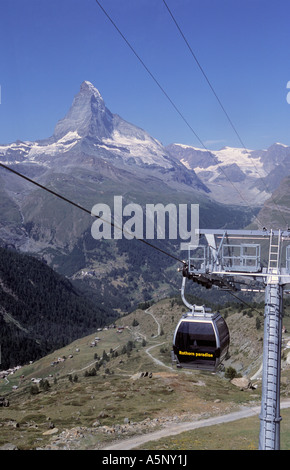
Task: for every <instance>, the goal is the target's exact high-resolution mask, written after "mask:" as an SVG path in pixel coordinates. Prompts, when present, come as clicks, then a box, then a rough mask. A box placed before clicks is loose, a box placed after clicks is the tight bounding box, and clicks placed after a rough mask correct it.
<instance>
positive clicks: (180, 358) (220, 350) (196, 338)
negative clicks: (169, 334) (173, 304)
mask: <svg viewBox="0 0 290 470" xmlns="http://www.w3.org/2000/svg"><path fill="white" fill-rule="evenodd" d="M184 279H185V278H184ZM184 283H185V281H184V282H183V288H182V289H181V292H182V298H183V301H184V303H185V304H186V305H187V306H188V307H190V311H189V312H187V313H185V314H184V315H183V316H182V318H181V319H180V320H179V322H178V324H177V326H176V329H175V332H174V337H173V351H172V359H173V362H175V363H176V365H177V367H184V368H187V369H201V370H208V371H213V372H215V371H216V370H217V368H218V367H219V366H220V365H221V363H222V361H223V360H224V359H225V357H226V355H227V353H228V350H229V343H230V335H229V330H228V326H227V324H226V322H225V320H224V319H223V317H222V316H221V315H220V314H219V313H211V312H210V310H209V309H206V308H205V307H204V306H196V305H190V304H188V303H187V302H186V301H185V298H184Z"/></svg>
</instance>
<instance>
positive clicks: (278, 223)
mask: <svg viewBox="0 0 290 470" xmlns="http://www.w3.org/2000/svg"><path fill="white" fill-rule="evenodd" d="M258 218H259V220H261V221H262V222H263V224H264V226H265V227H270V228H273V229H277V230H278V229H281V228H284V229H285V228H289V227H290V175H289V176H286V177H285V178H283V179H282V181H281V183H280V184H279V186H278V188H277V189H276V190H275V191H274V192H273V194H272V195H271V197H270V198H269V199H267V200H266V201H265V203H264V205H263V207H262V209H261V210H260V211H259V213H258Z"/></svg>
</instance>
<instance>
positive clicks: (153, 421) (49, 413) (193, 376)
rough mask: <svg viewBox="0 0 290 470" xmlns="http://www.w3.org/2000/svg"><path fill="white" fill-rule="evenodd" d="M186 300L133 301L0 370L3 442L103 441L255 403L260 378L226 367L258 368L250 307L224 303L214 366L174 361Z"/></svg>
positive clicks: (289, 386)
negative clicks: (236, 380) (221, 351)
mask: <svg viewBox="0 0 290 470" xmlns="http://www.w3.org/2000/svg"><path fill="white" fill-rule="evenodd" d="M182 309H183V307H182V305H181V303H180V300H179V299H178V298H177V299H175V298H172V299H164V300H162V301H159V302H157V303H154V304H152V305H151V307H149V308H146V309H144V310H142V309H138V310H136V311H134V312H132V313H131V314H129V315H125V316H122V317H121V318H119V319H118V320H116V322H114V323H113V324H112V325H111V328H109V327H104V328H102V329H101V331H100V330H99V331H97V330H96V331H95V333H94V334H92V335H89V336H86V337H83V338H80V339H78V340H76V341H74V342H73V343H70V344H68V345H67V346H65V347H64V348H61V349H59V350H56V351H54V352H53V353H51V354H49V355H48V356H45V357H43V358H41V359H39V360H37V361H35V362H33V363H32V364H27V365H24V366H23V367H21V368H20V369H19V370H17V371H16V372H15V373H14V374H12V375H9V376H7V377H6V380H5V379H1V383H0V395H1V396H5V397H6V398H7V399H8V400H9V407H3V408H2V409H1V440H0V443H1V446H5V445H6V446H8V444H9V445H10V446H12V447H13V446H14V447H16V448H19V449H36V448H45V449H46V448H47V449H54V450H57V449H99V450H100V449H103V448H106V447H108V446H110V445H111V444H112V443H113V442H115V441H117V442H118V441H119V442H122V440H123V439H128V438H129V437H132V436H138V435H142V434H143V433H145V434H146V435H147V434H148V433H151V432H152V431H157V430H162V429H166V428H170V426H171V425H173V424H174V426H177V427H178V426H179V423H180V426H181V425H182V423H186V422H189V421H191V422H193V423H194V422H197V423H198V421H199V420H205V419H208V418H211V417H217V416H221V415H228V414H229V413H231V412H237V411H239V410H240V409H241V407H248V406H249V407H250V408H254V407H257V406H259V403H260V395H261V381H260V380H259V377H258V378H256V379H254V380H253V381H252V384H253V385H254V386H255V388H252V389H248V390H247V389H246V390H242V389H240V388H239V387H237V386H235V385H233V384H232V383H231V382H230V379H229V378H226V376H225V371H226V370H227V368H228V367H230V366H231V367H234V366H235V367H236V370H237V371H238V372H239V374H240V375H247V376H248V377H249V378H250V377H251V376H252V375H254V374H255V372H257V370H258V369H259V367H260V364H261V351H262V349H261V347H262V344H261V343H262V342H261V337H262V329H257V327H256V326H255V325H256V318H255V316H256V312H253V316H252V315H250V312H249V311H248V312H247V313H246V311H244V310H242V311H240V312H237V311H236V310H235V308H232V307H227V308H226V309H225V310H224V311H222V314H223V315H225V316H226V318H227V322H228V326H229V329H230V333H231V338H232V342H231V348H230V358H229V359H228V360H227V361H226V363H225V364H224V365H225V370H224V371H220V372H217V373H216V374H212V373H208V372H204V371H188V370H183V369H176V368H175V367H174V366H172V364H171V355H170V351H171V341H172V335H173V331H174V327H175V324H176V322H177V320H178V319H179V317H180V314H181V312H182ZM289 318H290V317H288V315H287V316H285V321H286V324H287V325H288V324H289V323H290V321H289ZM241 336H242V338H243V340H242V342H241ZM287 338H288V334H285V337H284V338H283V343H284V344H285V347H286V343H287V341H288V339H287ZM288 351H289V350H288ZM287 354H288V353H287V349H286V350H285V352H284V353H283V357H284V359H283V361H282V392H281V399H282V401H283V400H285V399H286V400H287V398H288V396H289V392H290V366H289V364H288V362H287ZM256 420H257V422H258V421H259V420H258V415H257V416H256ZM282 426H283V424H282ZM180 429H181V430H182V429H183V428H182V426H181V427H180ZM148 436H149V434H148ZM176 439H177V436H176V437H175V440H176ZM246 444H247V445H250V444H249V442H246ZM147 448H148V447H147ZM228 448H229V449H230V448H231V444H230V442H229V443H228Z"/></svg>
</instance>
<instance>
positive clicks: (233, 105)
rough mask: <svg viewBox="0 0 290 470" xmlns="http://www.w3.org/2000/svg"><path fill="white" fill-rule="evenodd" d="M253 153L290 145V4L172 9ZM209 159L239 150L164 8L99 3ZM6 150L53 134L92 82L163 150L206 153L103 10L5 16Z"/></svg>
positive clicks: (189, 2) (0, 75)
mask: <svg viewBox="0 0 290 470" xmlns="http://www.w3.org/2000/svg"><path fill="white" fill-rule="evenodd" d="M166 1H167V4H168V6H169V8H170V9H171V11H172V13H173V14H174V16H175V19H176V20H177V22H178V24H179V26H180V27H181V29H182V31H183V33H184V35H185V36H186V38H187V40H188V42H189V43H190V45H191V48H192V49H193V51H194V53H195V54H196V56H197V58H198V59H199V61H200V64H201V65H202V67H203V69H204V70H205V72H206V74H207V76H208V78H209V80H210V81H211V83H212V85H213V86H214V88H215V91H216V93H217V94H218V96H219V98H220V99H221V101H222V103H223V105H224V107H225V109H226V110H227V112H228V114H229V116H230V117H231V119H232V121H233V122H234V124H235V126H236V129H237V130H238V132H239V134H240V136H241V138H242V140H243V142H244V144H245V146H246V147H248V148H253V149H259V148H267V147H269V146H270V145H271V144H273V143H274V142H281V143H284V144H287V145H290V132H289V131H290V104H288V103H287V99H286V98H287V93H288V92H290V89H289V90H287V83H288V82H289V81H290V2H289V0H166ZM100 3H101V4H102V5H103V7H104V8H105V9H106V11H107V12H108V14H109V15H110V16H111V18H112V19H113V20H114V21H115V22H116V24H117V25H118V27H119V28H120V30H121V31H122V33H123V34H124V35H125V36H126V38H127V39H128V41H129V42H130V43H131V44H132V46H133V47H134V48H135V50H136V52H137V53H138V54H139V55H140V57H141V58H142V60H143V61H144V63H145V64H146V65H147V67H148V68H149V69H150V71H151V72H152V74H153V75H154V76H155V77H156V79H157V80H158V81H159V83H160V84H161V85H162V87H163V88H164V90H165V91H166V92H167V94H168V95H169V96H170V98H171V99H172V100H173V101H174V103H175V104H176V106H177V107H178V109H179V110H180V111H181V112H182V114H183V116H184V117H185V118H186V120H187V121H188V122H189V123H190V126H191V127H192V128H193V129H194V131H195V132H196V133H197V134H198V136H199V137H200V139H201V140H202V141H203V142H204V144H205V146H206V147H207V148H209V149H218V148H221V147H223V146H225V145H228V146H236V147H239V146H241V145H240V142H239V141H238V139H237V136H236V135H235V133H234V131H233V129H232V128H231V126H230V125H229V123H228V121H227V119H226V117H225V115H224V114H223V112H222V111H221V108H220V107H219V105H218V103H217V101H216V99H215V97H214V95H213V94H212V92H211V90H210V88H209V87H208V85H207V83H206V81H205V79H204V77H203V76H202V74H201V72H200V70H199V69H198V67H197V65H196V63H195V62H194V60H193V58H192V56H191V54H190V53H189V51H188V49H187V47H186V45H185V43H184V41H183V39H182V38H181V36H180V34H179V32H178V30H177V28H176V26H175V25H174V23H173V21H172V19H171V17H170V16H169V14H168V11H167V9H166V7H165V5H164V3H163V1H162V0H100ZM0 53H1V67H0V85H1V104H0V143H2V144H3V143H9V142H13V141H15V140H17V139H20V140H36V139H42V138H46V137H49V136H50V135H52V134H53V130H54V126H55V124H56V122H57V121H58V120H59V119H61V118H62V117H63V116H64V115H65V114H66V112H67V110H68V109H69V107H70V105H71V103H72V100H73V97H74V96H75V95H76V94H77V93H78V91H79V87H80V84H81V82H82V81H83V80H89V81H91V82H92V83H93V84H94V85H95V86H96V88H98V90H99V91H100V93H101V95H102V96H103V98H104V101H105V103H106V105H107V107H108V108H109V109H110V111H111V112H113V113H116V114H119V115H120V116H121V117H122V118H124V119H126V120H127V121H129V122H132V123H133V124H135V125H137V126H139V127H141V128H143V129H145V130H146V131H148V132H149V133H150V134H151V135H152V136H153V137H155V138H157V139H158V140H160V141H161V142H162V143H163V144H164V145H167V144H170V143H172V142H180V143H183V144H188V145H193V146H197V147H200V143H199V142H198V141H197V139H196V138H195V136H194V135H193V133H192V132H191V131H190V129H189V128H188V127H187V126H186V124H185V123H184V121H183V120H182V119H181V118H180V116H179V115H178V114H177V112H176V111H175V110H174V109H173V107H172V105H171V104H170V103H169V101H168V100H167V99H166V98H165V96H164V95H163V94H162V92H161V91H160V89H159V88H158V87H157V85H156V84H155V83H154V81H153V80H152V78H151V77H150V76H149V75H148V73H147V72H146V71H145V70H144V68H143V67H142V65H141V64H140V62H139V61H138V60H137V58H136V57H135V56H134V55H133V53H132V51H131V50H130V49H129V47H128V46H127V45H126V44H125V42H124V41H123V39H122V38H121V37H120V35H119V34H118V33H117V31H116V30H115V29H114V27H113V26H112V24H111V23H110V22H109V21H108V19H107V18H106V16H105V15H104V13H103V12H102V11H101V10H100V8H99V6H98V5H97V3H96V1H95V0H46V1H45V0H25V1H23V0H9V1H6V2H4V1H3V2H1V6H0Z"/></svg>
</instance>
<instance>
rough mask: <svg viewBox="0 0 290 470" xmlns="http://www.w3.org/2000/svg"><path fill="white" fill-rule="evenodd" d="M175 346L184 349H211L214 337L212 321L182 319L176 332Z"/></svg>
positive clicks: (214, 345) (214, 343)
mask: <svg viewBox="0 0 290 470" xmlns="http://www.w3.org/2000/svg"><path fill="white" fill-rule="evenodd" d="M175 342H176V346H177V347H178V348H180V349H182V350H185V351H198V350H199V349H202V350H204V349H208V348H210V349H212V348H215V347H216V339H215V334H214V329H213V325H212V323H204V322H192V321H183V322H182V323H181V324H180V326H179V328H178V332H177V334H176V341H175Z"/></svg>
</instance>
